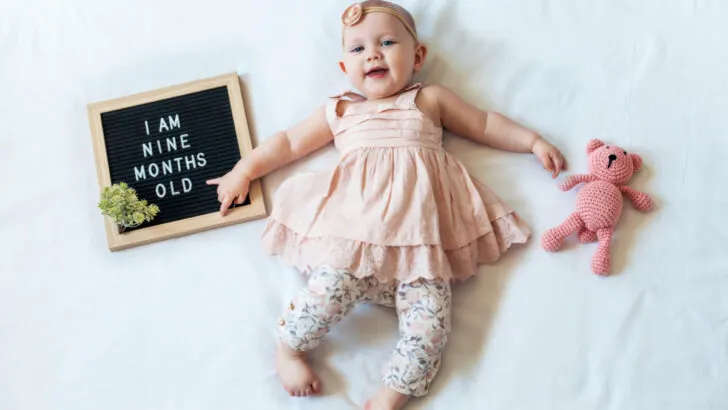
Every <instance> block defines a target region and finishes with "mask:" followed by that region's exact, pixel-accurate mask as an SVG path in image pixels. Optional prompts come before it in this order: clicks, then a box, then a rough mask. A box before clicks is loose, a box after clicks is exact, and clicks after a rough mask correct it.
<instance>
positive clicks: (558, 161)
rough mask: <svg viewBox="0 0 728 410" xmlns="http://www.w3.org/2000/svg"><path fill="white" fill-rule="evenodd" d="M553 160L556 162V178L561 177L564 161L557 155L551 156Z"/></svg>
mask: <svg viewBox="0 0 728 410" xmlns="http://www.w3.org/2000/svg"><path fill="white" fill-rule="evenodd" d="M551 159H552V160H553V161H554V168H555V169H554V178H556V177H557V176H558V175H559V172H561V167H562V165H563V160H562V159H561V156H560V155H559V154H556V153H553V154H551Z"/></svg>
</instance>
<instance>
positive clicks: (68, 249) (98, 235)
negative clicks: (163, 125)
mask: <svg viewBox="0 0 728 410" xmlns="http://www.w3.org/2000/svg"><path fill="white" fill-rule="evenodd" d="M403 4H404V5H406V6H409V7H411V10H412V12H413V13H414V14H415V17H416V18H417V19H418V22H419V28H420V31H421V33H422V38H423V39H424V41H426V42H427V43H428V45H429V47H430V49H429V50H430V53H429V55H428V61H427V64H426V70H425V72H424V73H422V76H420V79H422V80H424V81H427V82H432V83H440V84H443V85H446V86H449V87H451V88H452V89H454V90H455V91H457V92H459V93H461V94H462V95H463V96H465V97H466V98H468V99H469V100H470V101H471V102H473V103H474V104H477V105H478V106H480V107H481V108H486V109H493V110H498V111H500V112H502V113H505V114H507V115H510V116H511V117H512V118H514V119H516V120H518V121H520V122H522V123H523V124H525V125H527V126H530V127H532V128H534V129H536V130H537V131H539V132H541V133H542V134H543V135H545V136H546V137H547V138H549V139H551V140H552V141H553V142H554V143H555V144H557V145H558V146H559V147H561V149H562V150H563V151H564V153H565V155H566V156H567V158H568V160H569V164H570V166H571V167H570V170H569V172H568V173H580V172H584V171H585V170H586V155H585V154H584V149H585V146H586V143H587V141H588V140H589V139H590V138H595V137H597V138H603V139H605V140H607V141H610V142H611V143H613V144H620V145H622V146H624V147H625V148H627V149H628V150H630V151H633V152H637V153H639V154H642V155H643V157H644V162H645V168H644V170H643V171H640V173H639V175H638V176H637V178H636V179H635V180H634V181H633V183H632V186H633V187H635V188H637V189H640V190H643V191H645V192H647V193H649V194H650V195H652V196H653V198H654V199H655V200H656V203H657V209H656V210H655V211H654V212H652V213H650V214H649V215H643V214H639V213H637V212H636V211H634V209H633V208H632V207H631V206H630V205H626V207H625V213H624V216H623V219H622V221H621V222H620V225H619V227H618V229H617V234H616V237H615V243H614V250H613V259H614V267H615V275H614V276H612V277H610V278H606V279H603V278H598V277H595V276H594V275H593V274H591V273H590V271H589V261H590V258H591V255H592V253H593V251H594V249H595V247H594V245H578V246H575V245H573V246H572V245H569V246H568V247H567V248H566V249H565V250H564V251H562V252H560V253H558V254H547V253H545V252H544V251H542V250H541V249H540V247H539V246H538V238H539V237H540V235H541V234H542V233H543V231H544V230H545V229H547V228H549V227H551V226H553V225H555V224H557V223H560V222H561V221H562V220H563V218H564V217H565V216H566V215H567V214H568V213H569V212H570V211H571V209H572V208H573V204H574V198H575V192H576V191H571V192H569V193H563V192H560V191H558V190H557V189H556V188H555V184H556V181H553V180H552V179H550V177H549V175H547V173H546V172H544V171H542V170H541V169H540V167H539V165H538V163H537V162H536V161H535V158H533V157H531V156H528V155H517V154H510V153H505V152H498V151H493V150H490V149H488V148H485V147H482V146H477V145H475V144H472V143H469V142H466V141H464V140H462V139H460V138H457V137H454V136H447V140H446V148H447V149H449V150H450V151H451V152H453V153H454V154H455V155H457V156H458V158H460V159H461V160H462V161H463V162H464V163H465V165H466V166H467V167H468V168H469V169H470V170H471V172H472V173H473V175H475V176H476V177H478V178H479V179H481V180H482V181H484V182H486V183H487V184H489V185H490V186H491V187H492V188H493V189H494V190H495V191H496V192H497V193H498V194H499V195H500V196H501V197H503V198H504V199H505V200H507V201H509V202H510V203H511V204H513V206H514V207H515V208H516V209H517V210H518V211H519V212H520V213H521V215H522V216H523V218H524V219H526V221H527V222H528V223H529V224H530V225H531V227H532V228H533V231H534V235H535V237H534V239H535V241H532V242H531V244H530V245H529V246H526V247H524V248H521V249H519V250H517V251H515V252H512V253H510V254H509V255H508V257H507V258H505V259H504V260H503V261H502V262H501V263H500V264H499V265H497V266H495V267H491V268H483V269H482V273H483V274H482V275H480V276H479V277H477V278H476V279H474V280H471V281H469V282H467V283H466V284H464V285H462V286H458V287H456V288H455V291H454V292H455V296H454V297H455V305H454V313H453V315H454V330H453V333H452V335H451V340H450V343H449V345H448V347H447V351H446V353H445V356H444V367H443V369H442V371H441V374H440V377H439V378H438V379H437V382H436V384H435V386H434V390H433V392H432V395H431V396H430V397H429V398H427V399H423V400H417V401H414V402H413V403H412V406H411V407H410V408H421V409H448V410H449V409H465V408H473V409H492V410H496V409H508V410H516V409H519V410H520V409H524V410H533V409H559V410H568V409H600V410H602V409H604V410H607V409H620V410H632V409H634V410H638V409H639V410H644V409H661V410H673V409H674V410H678V409H679V410H688V409H690V410H704V409H705V410H707V409H726V408H728V390H727V389H728V363H727V362H726V353H727V351H728V297H726V294H728V292H727V291H728V256H726V255H728V211H726V207H727V206H728V194H726V189H728V184H727V182H728V167H727V166H726V155H727V152H728V142H726V141H728V139H727V136H726V134H727V133H728V122H727V120H726V118H728V117H726V112H728V47H726V45H725V41H726V39H727V38H728V26H727V25H726V24H725V21H726V18H728V3H726V2H724V1H717V0H712V1H711V0H693V1H687V0H661V1H657V0H640V1H634V0H609V1H607V0H592V1H571V0H512V1H508V2H506V1H495V0H487V1H484V0H480V1H447V2H446V1H434V0H433V1H421V0H420V1H405V2H403ZM346 5H347V3H346V2H343V1H333V0H327V1H316V2H312V1H271V2H263V1H257V2H253V1H243V0H235V1H231V0H208V1H205V2H191V1H188V2H182V1H177V0H175V1H171V0H151V1H149V0H145V1H141V0H127V1H93V0H76V1H58V0H23V1H13V0H2V1H0V59H1V60H0V152H1V153H2V154H1V155H2V160H1V161H0V187H2V195H1V196H2V201H0V252H2V257H1V258H0V409H3V410H30V409H39V410H41V409H42V410H84V409H89V410H91V409H93V410H98V409H103V410H129V409H135V410H147V409H149V410H152V409H154V410H161V409H174V410H187V409H190V410H192V409H194V410H198V409H200V410H202V409H205V410H218V409H220V410H222V409H349V408H351V409H353V408H356V406H359V405H361V404H362V403H364V401H365V400H366V398H367V397H368V396H369V395H370V394H372V393H373V392H374V391H375V390H376V388H377V385H378V382H379V375H380V369H381V368H382V366H383V365H384V363H385V362H386V360H387V358H388V355H389V353H390V351H391V349H392V348H393V347H394V344H395V342H396V340H397V335H396V318H395V316H394V314H393V313H392V312H391V311H389V310H386V309H380V308H372V307H360V308H358V309H357V310H356V311H355V313H354V315H353V316H352V317H351V318H349V319H348V320H346V321H345V322H343V323H342V324H341V325H340V326H339V327H337V328H336V329H335V330H334V332H333V333H332V334H331V337H330V338H329V339H327V341H326V342H325V343H324V344H323V345H322V346H321V348H320V349H319V350H318V351H316V352H315V354H314V359H315V362H316V368H317V370H318V371H319V372H320V373H321V376H322V378H323V380H324V383H325V389H326V395H325V396H323V397H321V398H315V399H291V398H288V397H287V396H286V395H285V393H284V392H283V390H282V389H281V388H280V387H279V385H278V383H277V380H276V377H275V372H274V369H273V361H272V359H273V352H274V330H275V324H276V319H277V317H278V315H279V312H280V311H281V309H282V308H283V307H284V306H285V305H286V304H287V301H288V298H289V297H290V296H291V295H292V294H293V293H294V292H295V291H296V290H297V289H298V287H299V286H301V284H302V281H301V279H300V278H299V277H298V276H297V274H296V273H295V272H293V271H292V270H290V269H288V268H286V267H285V266H283V265H282V264H281V263H280V262H279V261H278V260H276V259H275V258H271V257H268V256H266V255H264V254H263V252H262V250H261V248H260V245H259V236H260V233H261V231H262V228H263V226H264V221H257V222H251V223H247V224H241V225H236V226H233V227H229V228H225V229H218V230H214V231H209V232H205V233H200V234H197V235H193V236H189V237H185V238H181V239H177V240H170V241H165V242H162V243H158V244H154V245H148V246H145V247H141V248H136V249H133V250H129V251H125V252H121V253H113V254H112V253H110V252H109V251H108V250H107V248H106V243H105V237H104V231H103V224H102V217H101V216H100V214H99V212H98V210H97V209H96V202H97V200H98V188H97V184H96V169H95V165H94V156H93V150H92V146H91V136H90V132H89V127H88V119H87V114H86V104H88V103H90V102H93V101H99V100H105V99H110V98H115V97H120V96H124V95H128V94H132V93H136V92H142V91H147V90H151V89H156V88H159V87H163V86H167V85H173V84H178V83H181V82H185V81H191V80H195V79H200V78H205V77H209V76H214V75H218V74H222V73H226V72H230V71H236V72H238V73H239V74H240V76H241V79H242V82H243V86H244V90H245V102H246V104H247V106H248V115H249V120H250V123H251V132H252V133H253V136H254V139H255V141H256V143H257V142H259V141H262V140H264V139H265V138H267V137H268V136H269V135H271V133H273V132H274V131H276V130H279V129H281V128H284V127H287V126H290V125H291V124H293V123H294V122H296V121H298V120H300V119H301V118H303V116H305V115H307V114H308V113H309V112H311V111H312V110H313V109H314V108H315V107H316V106H317V105H318V104H320V103H322V102H323V100H324V98H325V97H326V96H327V95H330V94H332V93H335V92H338V91H340V90H341V89H342V87H344V86H345V85H346V83H345V81H344V77H343V76H342V75H341V73H340V72H339V71H338V68H337V65H336V63H337V61H338V60H337V58H338V55H339V54H338V53H339V51H340V50H339V37H338V36H339V32H340V27H339V21H338V18H339V16H340V14H341V12H342V11H343V8H344V7H345V6H346ZM335 160H336V152H335V151H334V150H333V148H331V147H329V148H327V149H325V150H323V151H321V152H319V153H317V154H316V155H314V156H312V157H310V158H307V159H306V160H303V161H301V162H298V163H296V164H293V165H292V166H290V167H287V168H285V169H283V170H280V171H279V172H276V173H274V174H271V175H270V176H269V177H267V178H266V179H265V180H264V185H265V190H266V193H267V196H268V204H269V205H270V195H271V194H273V193H274V192H275V188H276V187H277V186H278V185H279V184H280V182H281V181H282V180H283V179H284V178H286V177H287V176H290V175H293V174H294V173H297V172H301V171H303V170H306V169H314V168H318V169H321V168H326V167H330V166H331V165H332V164H333V163H334V162H335ZM568 173H567V174H568Z"/></svg>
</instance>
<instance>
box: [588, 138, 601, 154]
mask: <svg viewBox="0 0 728 410" xmlns="http://www.w3.org/2000/svg"><path fill="white" fill-rule="evenodd" d="M601 146H604V143H603V142H602V141H599V140H591V141H589V145H587V146H586V153H587V154H591V153H592V152H594V150H596V149H597V148H599V147H601Z"/></svg>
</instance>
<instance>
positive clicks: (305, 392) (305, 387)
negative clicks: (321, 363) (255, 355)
mask: <svg viewBox="0 0 728 410" xmlns="http://www.w3.org/2000/svg"><path fill="white" fill-rule="evenodd" d="M276 370H277V371H278V377H279V378H280V380H281V384H282V385H283V388H284V389H286V391H287V392H288V393H289V394H290V395H291V396H296V397H305V396H310V395H312V394H318V392H319V388H320V385H321V382H320V381H319V379H318V377H317V376H316V374H315V373H314V372H313V370H311V366H309V364H308V360H306V353H304V352H299V351H296V350H293V349H291V348H290V347H287V346H284V345H282V344H278V350H277V352H276Z"/></svg>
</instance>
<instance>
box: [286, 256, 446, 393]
mask: <svg viewBox="0 0 728 410" xmlns="http://www.w3.org/2000/svg"><path fill="white" fill-rule="evenodd" d="M365 302H369V303H377V304H381V305H384V306H389V307H394V308H396V310H397V314H398V316H399V333H400V340H399V342H398V343H397V346H396V348H395V349H394V352H393V354H392V357H391V360H390V361H389V363H388V365H387V368H386V371H385V375H384V384H385V385H386V386H388V387H390V388H392V389H394V390H396V391H398V392H400V393H403V394H406V395H409V396H414V397H418V396H424V395H426V394H427V393H428V391H429V388H430V384H431V383H432V380H433V379H434V378H435V376H436V374H437V372H438V371H439V369H440V358H441V354H442V349H443V348H444V346H445V343H446V342H447V336H448V334H449V332H450V305H451V301H450V284H449V282H446V281H434V280H423V279H421V280H418V281H415V282H412V283H404V282H400V283H397V282H392V283H380V282H379V281H378V280H377V279H375V278H373V277H367V278H357V277H355V276H353V275H351V274H350V273H348V272H347V271H342V270H335V269H331V268H328V267H321V268H318V269H316V270H314V271H312V272H311V275H310V277H309V280H308V286H307V287H305V288H304V289H302V290H301V292H300V293H299V294H298V295H297V296H296V298H295V299H294V300H293V301H292V302H291V304H290V306H289V307H288V308H287V309H286V311H285V312H284V314H283V316H282V317H281V319H280V322H279V327H278V330H279V336H280V339H281V341H282V342H284V343H286V344H287V345H288V346H290V347H291V348H293V349H295V350H300V351H307V350H311V349H313V348H315V347H316V346H318V344H319V343H320V342H321V340H322V339H323V338H324V336H325V335H326V334H327V333H328V332H329V330H330V329H331V327H332V326H334V325H335V324H336V323H338V322H339V321H340V320H341V319H343V318H344V317H346V316H347V315H348V314H349V313H350V312H351V311H352V309H353V308H354V306H356V304H357V303H365Z"/></svg>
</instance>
